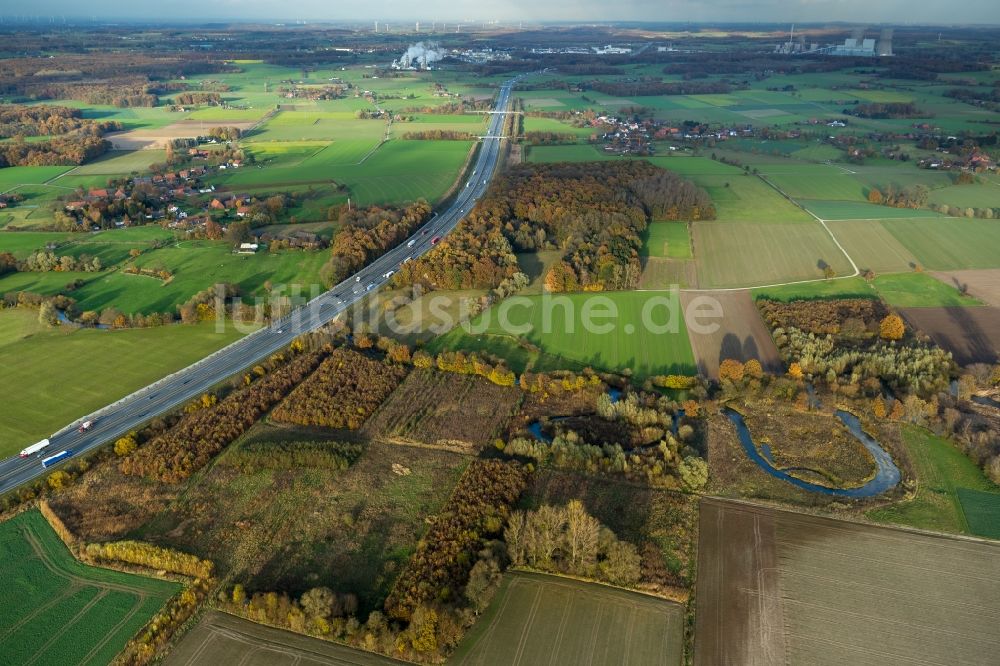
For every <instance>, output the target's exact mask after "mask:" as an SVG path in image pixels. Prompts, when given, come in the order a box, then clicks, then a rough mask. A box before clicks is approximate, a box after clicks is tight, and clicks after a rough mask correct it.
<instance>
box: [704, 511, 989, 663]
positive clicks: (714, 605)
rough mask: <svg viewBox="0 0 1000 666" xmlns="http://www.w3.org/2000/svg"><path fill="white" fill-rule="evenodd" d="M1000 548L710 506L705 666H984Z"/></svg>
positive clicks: (791, 514) (707, 513)
mask: <svg viewBox="0 0 1000 666" xmlns="http://www.w3.org/2000/svg"><path fill="white" fill-rule="evenodd" d="M998 567H1000V544H994V543H988V542H980V541H970V540H965V539H960V538H954V537H946V536H938V535H931V534H926V533H916V532H908V531H903V530H898V529H894V528H886V527H876V526H872V525H863V524H857V523H850V522H844V521H839V520H834V519H830V518H821V517H817V516H810V515H804V514H798V513H794V512H790V511H780V510H775V509H770V508H765V507H757V506H752V505H748V504H742V503H735V502H727V501H723V500H717V499H705V500H702V503H701V538H700V542H699V561H698V573H699V580H698V600H697V607H698V614H697V625H696V631H695V637H696V638H695V655H694V663H695V665H696V666H702V665H704V666H717V665H718V664H741V665H743V666H753V665H756V664H761V665H764V664H767V665H770V664H779V663H788V664H815V665H819V666H822V665H825V664H830V665H833V664H853V665H855V666H864V665H866V664H871V665H873V666H874V665H876V664H877V665H879V666H887V665H888V666H894V665H897V664H898V665H900V666H902V665H903V664H906V665H910V666H912V665H913V664H928V665H929V664H949V665H956V664H985V663H990V662H991V661H993V660H994V658H995V656H996V654H997V653H998V651H1000V635H998V634H997V632H996V617H997V615H998V613H1000V580H998V579H997V576H996V571H997V568H998Z"/></svg>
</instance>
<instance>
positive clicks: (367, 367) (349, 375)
mask: <svg viewBox="0 0 1000 666" xmlns="http://www.w3.org/2000/svg"><path fill="white" fill-rule="evenodd" d="M405 375H406V368H405V367H403V366H400V365H393V364H389V363H385V362H382V361H375V360H372V359H371V358H369V357H367V356H365V355H364V354H360V353H358V352H356V351H353V350H351V349H344V348H340V349H337V350H335V351H334V352H333V353H332V354H330V357H329V358H327V359H326V360H325V361H323V363H321V364H320V366H319V367H318V368H316V370H315V371H314V372H313V373H312V374H311V375H309V377H307V378H306V380H305V381H303V382H302V383H301V384H300V385H299V386H297V387H296V388H295V389H294V390H293V391H292V392H291V393H289V394H288V397H287V398H285V400H284V401H283V402H282V403H281V404H280V405H278V407H277V408H276V409H275V410H274V412H272V413H271V418H272V419H274V420H275V421H279V422H283V423H294V424H297V425H304V426H324V427H327V428H348V429H350V430H357V429H358V428H360V427H361V424H362V423H364V422H365V420H366V419H367V418H368V417H369V416H370V415H371V413H372V412H374V411H375V410H376V409H378V406H379V405H380V404H382V401H383V400H385V399H386V397H388V395H389V394H390V393H392V392H393V390H395V388H396V387H397V386H398V385H399V382H400V380H402V378H403V377H404V376H405Z"/></svg>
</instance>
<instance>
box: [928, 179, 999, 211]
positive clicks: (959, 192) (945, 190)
mask: <svg viewBox="0 0 1000 666" xmlns="http://www.w3.org/2000/svg"><path fill="white" fill-rule="evenodd" d="M929 200H930V202H931V203H934V204H948V205H949V206H960V207H962V208H970V207H971V208H995V207H996V206H997V201H998V200H1000V188H997V186H996V185H994V184H993V183H989V182H980V183H977V184H973V185H952V186H950V187H942V188H939V189H937V190H934V191H933V192H931V195H930V197H929Z"/></svg>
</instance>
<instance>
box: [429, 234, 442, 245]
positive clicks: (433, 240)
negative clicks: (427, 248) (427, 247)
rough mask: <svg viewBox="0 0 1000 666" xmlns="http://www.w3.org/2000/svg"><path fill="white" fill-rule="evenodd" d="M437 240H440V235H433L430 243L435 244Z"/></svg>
mask: <svg viewBox="0 0 1000 666" xmlns="http://www.w3.org/2000/svg"><path fill="white" fill-rule="evenodd" d="M439 240H441V237H440V236H435V237H434V238H432V239H431V245H437V244H438V241H439Z"/></svg>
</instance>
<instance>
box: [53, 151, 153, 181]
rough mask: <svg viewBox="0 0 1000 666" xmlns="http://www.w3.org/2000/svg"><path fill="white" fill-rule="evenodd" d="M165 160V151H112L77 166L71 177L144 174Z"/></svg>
mask: <svg viewBox="0 0 1000 666" xmlns="http://www.w3.org/2000/svg"><path fill="white" fill-rule="evenodd" d="M166 159H167V151H165V150H114V151H111V152H109V153H106V154H104V155H102V156H101V157H99V158H97V159H96V160H92V161H90V162H87V163H86V164H84V165H82V166H78V167H77V168H76V170H75V171H73V175H76V176H93V175H105V174H106V175H125V174H130V173H132V172H133V171H139V172H144V171H146V170H147V169H149V165H150V164H155V163H157V162H160V163H163V162H165V161H166Z"/></svg>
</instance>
